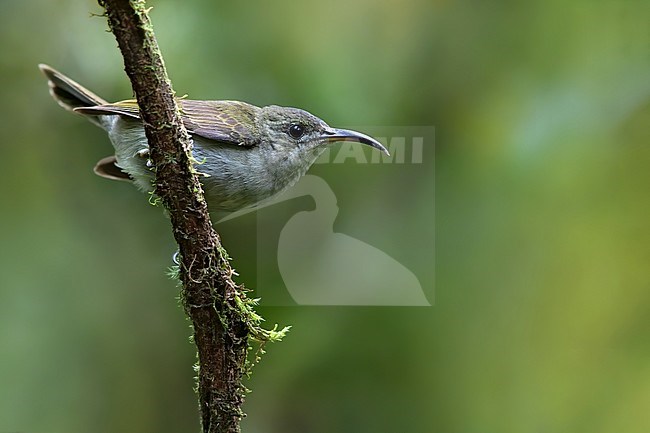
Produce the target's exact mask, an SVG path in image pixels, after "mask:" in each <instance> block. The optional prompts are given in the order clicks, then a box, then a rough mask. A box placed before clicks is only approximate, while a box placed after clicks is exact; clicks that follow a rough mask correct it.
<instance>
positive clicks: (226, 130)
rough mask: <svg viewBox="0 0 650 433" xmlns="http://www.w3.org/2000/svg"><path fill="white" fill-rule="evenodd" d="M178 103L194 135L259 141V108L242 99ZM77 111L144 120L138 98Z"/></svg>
mask: <svg viewBox="0 0 650 433" xmlns="http://www.w3.org/2000/svg"><path fill="white" fill-rule="evenodd" d="M177 102H178V104H179V108H180V112H181V119H182V120H183V125H185V128H187V131H188V132H189V133H190V134H192V135H197V136H200V137H203V138H207V139H210V140H215V141H219V142H222V143H227V144H234V145H237V146H244V147H253V146H255V145H257V144H258V142H259V139H258V138H257V136H258V134H256V132H257V131H256V126H255V114H256V111H257V110H259V108H258V107H256V106H254V105H250V104H247V103H245V102H239V101H194V100H190V99H177ZM74 111H76V112H78V113H81V114H86V115H91V116H100V115H106V114H117V115H120V116H126V117H130V118H133V119H140V109H139V107H138V103H137V102H136V100H135V99H128V100H126V101H120V102H115V103H112V104H103V105H96V106H93V107H79V108H76V109H75V110H74Z"/></svg>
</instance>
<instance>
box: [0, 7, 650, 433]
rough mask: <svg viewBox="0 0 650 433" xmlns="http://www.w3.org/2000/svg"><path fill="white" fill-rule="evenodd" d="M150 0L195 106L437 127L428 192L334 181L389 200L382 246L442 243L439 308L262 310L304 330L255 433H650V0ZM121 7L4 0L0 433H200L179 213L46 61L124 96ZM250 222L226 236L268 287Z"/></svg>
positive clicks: (266, 372) (269, 373) (366, 175)
mask: <svg viewBox="0 0 650 433" xmlns="http://www.w3.org/2000/svg"><path fill="white" fill-rule="evenodd" d="M151 5H153V6H154V10H153V12H152V18H153V21H154V26H155V30H156V33H157V36H158V38H159V42H160V45H161V48H162V50H163V54H164V56H165V60H166V64H167V67H168V69H169V71H170V75H171V78H172V80H173V83H174V87H175V88H176V90H177V91H178V93H180V94H184V93H187V94H189V95H190V96H191V97H195V98H204V99H242V100H246V101H249V102H253V103H256V104H258V105H265V104H269V103H276V104H281V105H290V106H298V107H303V108H305V109H308V110H310V111H312V112H314V113H317V114H319V115H321V116H323V117H325V118H327V120H328V121H329V122H330V123H331V124H334V125H351V124H356V125H379V126H385V125H401V126H423V125H432V126H435V128H436V129H435V130H436V163H435V172H434V170H433V169H432V170H430V172H428V173H423V174H421V175H420V178H419V182H414V183H413V184H412V188H413V189H412V190H409V189H410V188H400V190H398V191H395V190H394V189H391V184H390V183H389V182H390V181H389V179H390V178H388V179H384V178H382V175H381V170H382V167H384V166H374V167H370V166H368V167H355V166H354V165H348V164H345V165H341V166H335V165H319V166H317V167H315V168H314V170H315V173H317V174H319V175H322V176H323V177H324V178H326V179H328V181H331V182H332V185H335V186H336V193H337V197H338V199H339V205H340V208H341V213H342V214H345V209H346V207H345V205H344V204H343V203H346V202H347V203H356V202H361V203H363V206H362V207H360V208H357V209H365V208H366V207H369V208H371V209H380V210H381V212H380V213H379V214H375V215H374V218H371V219H369V220H367V223H366V226H364V227H366V228H365V230H367V232H366V235H367V236H368V237H369V238H374V239H377V236H378V235H377V233H381V227H383V226H385V225H386V224H391V225H395V226H397V227H399V228H400V230H401V231H402V232H403V234H404V236H405V238H417V236H418V234H419V233H424V232H426V233H429V232H430V230H431V228H432V227H435V232H436V258H435V263H433V261H432V262H431V263H430V265H429V267H428V271H427V272H425V273H423V274H420V275H419V277H420V279H421V281H422V283H423V284H424V285H426V286H427V287H432V286H433V285H434V283H435V305H434V306H432V307H425V308H397V307H386V308H376V307H375V308H371V307H304V306H285V307H281V306H280V307H279V306H266V307H263V308H260V311H261V313H262V314H263V315H264V316H265V317H266V318H267V320H268V322H269V323H270V324H273V323H281V324H291V325H293V330H292V331H291V333H290V335H289V337H288V338H287V339H286V340H285V341H284V342H283V343H281V344H277V345H273V346H272V347H269V348H268V353H267V355H265V358H264V359H263V361H262V363H261V365H259V366H258V367H257V368H256V370H255V372H254V375H253V377H252V379H251V380H250V381H249V382H247V386H248V387H249V388H251V389H252V390H253V392H252V393H251V394H250V395H249V396H248V398H247V402H246V405H245V410H246V411H247V412H248V414H249V416H248V417H247V418H246V419H245V421H244V425H243V427H244V431H246V432H268V433H271V432H283V433H289V432H355V433H358V432H463V433H465V432H467V433H473V432H500V433H504V432H546V431H552V432H563V431H567V432H569V431H589V432H593V433H596V432H612V431H621V432H647V431H650V415H648V410H647V408H648V407H650V338H649V333H650V290H649V289H650V271H649V266H648V261H649V259H650V248H649V246H650V230H649V228H648V220H649V216H650V200H649V197H648V191H649V188H648V187H649V186H650V170H648V167H649V161H650V147H649V143H650V140H649V139H650V79H649V77H650V26H648V22H650V4H648V3H647V2H641V1H633V0H628V1H590V2H587V1H574V2H563V1H555V0H552V1H541V0H539V1H538V0H536V1H531V2H525V3H524V2H520V3H518V4H516V3H512V2H500V3H494V2H491V3H489V4H488V3H485V2H483V3H480V2H468V1H450V0H447V1H433V0H405V1H401V2H395V1H368V0H360V1H355V2H350V1H342V0H332V1H328V2H298V3H296V2H291V1H286V0H279V1H274V2H260V1H252V2H238V3H225V2H223V3H218V2H214V1H208V0H202V1H201V0H197V1H188V2H182V3H180V2H172V1H169V0H167V1H162V0H161V1H153V2H151ZM100 12H101V10H100V8H99V7H98V6H97V5H96V3H95V2H93V1H90V0H84V1H72V0H57V1H52V0H2V1H0V43H1V50H0V79H1V83H2V84H1V85H0V96H1V97H2V104H1V105H0V107H1V108H0V139H1V143H0V146H1V153H0V155H1V156H0V176H1V179H2V182H0V193H1V196H2V211H1V212H0V243H1V246H2V248H0V271H1V272H0V431H22V432H65V433H76V432H89V431H93V432H98V433H102V432H106V433H108V432H117V431H119V432H147V431H155V432H161V433H163V432H191V431H198V417H197V413H196V406H197V405H196V402H195V396H194V393H193V391H192V387H193V379H192V376H193V372H192V368H191V366H192V364H193V362H194V360H195V355H194V350H193V348H192V346H191V345H190V344H189V343H188V335H189V328H188V323H187V322H186V320H185V319H184V317H183V313H182V311H181V309H180V308H179V307H178V305H177V301H176V296H177V293H178V290H177V288H176V287H175V285H174V283H173V282H172V281H170V280H169V279H168V278H167V277H166V276H165V270H166V268H167V266H169V264H170V257H171V254H172V252H173V251H174V244H173V241H172V238H171V234H170V230H169V226H168V222H167V220H166V219H165V217H164V216H163V214H162V212H161V210H160V209H159V208H155V207H153V206H151V205H149V204H148V203H147V200H146V197H145V196H143V195H141V194H139V193H138V192H137V191H135V190H134V189H133V188H132V187H131V186H130V185H127V184H124V183H110V182H108V181H106V180H104V179H100V178H98V177H95V176H93V175H92V173H91V172H90V168H91V167H92V165H93V164H94V162H95V161H96V160H97V159H99V158H101V157H103V156H106V155H107V154H108V152H109V144H108V142H107V140H106V138H105V136H104V134H103V133H102V131H100V130H99V129H97V128H94V127H92V126H91V125H89V124H86V123H84V122H83V121H82V120H81V119H80V118H78V117H75V116H72V115H70V114H68V113H65V112H63V111H62V110H60V109H59V107H57V106H56V104H54V103H53V101H52V100H51V99H50V97H49V95H48V94H47V91H46V87H45V83H44V80H43V78H42V77H41V75H40V74H39V72H38V70H37V69H36V64H37V63H39V62H46V63H50V64H52V65H53V66H55V67H57V68H59V69H61V70H63V71H65V72H66V73H68V74H70V75H71V76H73V77H75V78H77V79H78V80H79V81H82V82H83V83H84V84H87V85H88V86H89V87H91V88H92V89H93V90H95V91H96V92H97V93H98V94H100V95H103V96H105V97H106V98H109V99H123V98H126V97H129V96H130V95H131V93H130V88H129V84H128V82H127V80H126V78H125V76H124V74H123V72H122V60H121V57H120V55H119V52H118V50H117V49H116V46H115V42H114V39H113V36H112V35H111V34H110V33H107V32H106V29H107V26H106V23H105V20H104V19H103V18H101V17H92V16H91V14H92V13H95V14H97V13H100ZM403 168H404V170H408V166H404V167H403ZM391 169H392V168H391ZM405 173H406V172H405ZM405 175H407V174H405ZM360 177H361V178H363V179H364V180H363V181H362V182H359V178H360ZM434 178H435V185H436V196H435V201H434V200H432V199H426V196H423V195H422V194H419V193H418V192H419V191H421V190H420V189H419V188H420V186H421V185H431V184H432V182H433V181H434ZM368 179H370V180H371V181H369V180H368ZM352 184H356V185H364V186H368V187H369V188H371V189H370V190H369V189H365V188H361V187H358V188H350V187H349V185H352ZM401 189H406V190H401ZM434 204H435V214H436V218H435V221H434V219H433V218H430V216H431V215H432V214H433V209H434ZM250 227H253V228H254V227H255V223H254V218H253V217H250V218H249V219H244V220H243V221H242V222H240V223H237V224H235V223H233V224H230V225H229V226H228V227H226V228H224V230H225V231H224V233H223V236H224V239H225V242H226V246H227V247H228V248H229V250H230V252H231V254H232V255H233V256H234V258H235V260H234V265H235V267H236V268H238V269H239V270H240V271H241V274H242V275H243V278H244V280H245V282H247V283H249V284H250V285H252V286H254V281H252V282H251V281H250V278H253V279H254V278H255V277H254V275H253V274H254V271H255V269H257V264H256V263H249V262H248V260H247V259H245V257H247V254H245V251H244V250H246V249H247V248H249V247H246V246H250V245H255V230H248V229H247V228H250ZM358 236H359V237H363V233H362V234H358ZM379 238H381V236H379ZM392 244H395V245H398V244H399V239H392V240H390V242H388V241H387V245H389V246H390V245H392ZM400 251H406V252H408V251H410V253H409V254H411V255H415V256H417V255H418V254H419V253H421V254H423V255H426V254H428V252H427V251H418V250H417V249H416V250H414V251H413V248H410V245H408V244H407V245H405V246H402V249H401V250H400ZM238 257H242V259H240V260H238ZM434 270H435V272H434ZM247 278H248V279H249V280H247ZM278 290H282V288H281V287H278ZM427 295H428V296H429V297H430V300H431V301H433V294H432V293H428V294H427Z"/></svg>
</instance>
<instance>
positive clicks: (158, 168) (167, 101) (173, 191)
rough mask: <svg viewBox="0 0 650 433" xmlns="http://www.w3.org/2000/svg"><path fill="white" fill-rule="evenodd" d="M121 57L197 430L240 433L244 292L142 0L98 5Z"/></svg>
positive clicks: (244, 348)
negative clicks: (177, 288)
mask: <svg viewBox="0 0 650 433" xmlns="http://www.w3.org/2000/svg"><path fill="white" fill-rule="evenodd" d="M99 4H100V5H101V6H102V7H103V8H104V9H105V11H106V16H107V18H108V23H109V26H110V28H111V31H112V32H113V34H114V35H115V38H116V39H117V42H118V45H119V48H120V51H121V52H122V55H123V57H124V67H125V71H126V73H127V75H128V76H129V79H130V80H131V84H132V86H133V91H134V92H135V96H136V98H137V101H138V105H139V107H140V115H141V117H142V120H143V123H144V128H145V132H146V135H147V139H148V141H149V147H150V155H151V159H152V161H153V163H154V169H155V173H156V176H155V194H156V195H157V196H158V197H160V199H161V201H162V203H163V204H164V206H165V208H166V209H167V210H168V212H169V216H170V219H171V224H172V228H173V233H174V237H175V239H176V241H177V242H178V246H179V252H180V261H179V267H180V279H181V282H182V285H183V288H182V292H181V294H182V300H183V306H184V308H185V311H186V313H187V314H188V316H189V317H190V319H191V321H192V325H193V328H194V343H195V344H196V346H197V349H198V364H199V365H198V367H199V368H198V395H199V406H200V411H201V424H202V428H203V432H204V433H224V432H228V433H232V432H239V431H240V427H239V423H240V419H241V417H242V416H243V413H242V411H241V405H242V403H243V398H244V397H243V396H244V391H245V388H244V387H243V385H242V383H241V379H242V375H243V374H244V372H245V370H246V351H247V347H248V338H249V331H250V328H249V326H248V324H247V318H246V317H245V316H244V315H243V314H242V307H241V302H242V299H243V298H244V294H243V293H242V290H241V288H240V287H238V286H237V285H236V284H235V283H234V282H233V281H232V275H233V270H232V268H231V267H230V264H229V262H228V256H227V254H226V253H225V250H223V248H222V246H221V242H220V239H219V236H218V235H217V233H216V232H215V231H214V229H213V228H212V224H211V222H210V217H209V214H208V209H207V206H206V202H205V200H204V198H203V191H202V188H201V184H200V183H199V180H198V177H197V174H196V172H195V171H194V170H193V168H192V159H191V146H192V143H191V138H190V136H189V135H188V133H187V131H186V130H185V128H184V126H183V123H182V121H181V119H180V116H179V112H178V107H177V105H176V101H175V99H174V92H173V90H172V87H171V84H170V82H169V79H168V77H167V73H166V71H165V67H164V63H163V59H162V56H161V54H160V50H159V48H158V43H157V41H156V38H155V36H154V33H153V29H152V25H151V21H150V19H149V17H148V15H147V11H148V10H147V9H146V8H145V2H144V1H143V0H131V1H129V0H99Z"/></svg>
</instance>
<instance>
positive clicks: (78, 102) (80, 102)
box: [38, 64, 107, 111]
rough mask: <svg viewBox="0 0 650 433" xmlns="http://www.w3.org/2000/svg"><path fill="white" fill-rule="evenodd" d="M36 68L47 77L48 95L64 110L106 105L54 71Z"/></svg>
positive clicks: (97, 97) (47, 68) (45, 66)
mask: <svg viewBox="0 0 650 433" xmlns="http://www.w3.org/2000/svg"><path fill="white" fill-rule="evenodd" d="M38 67H39V68H40V70H41V71H42V72H43V74H45V76H46V77H47V80H48V84H49V86H50V95H52V97H53V98H54V100H55V101H56V102H58V103H59V105H60V106H62V107H63V108H65V109H66V110H70V111H72V110H74V109H75V108H77V107H94V106H96V105H102V104H107V102H106V101H105V100H103V99H102V98H100V97H99V96H97V95H95V94H94V93H93V92H91V91H90V90H88V89H86V88H85V87H83V86H82V85H81V84H79V83H77V82H75V81H73V80H71V79H70V78H68V77H66V76H65V75H63V74H62V73H60V72H59V71H57V70H56V69H53V68H51V67H49V66H48V65H44V64H40V65H38Z"/></svg>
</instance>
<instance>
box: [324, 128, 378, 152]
mask: <svg viewBox="0 0 650 433" xmlns="http://www.w3.org/2000/svg"><path fill="white" fill-rule="evenodd" d="M321 138H322V139H323V140H324V141H326V142H329V143H331V142H334V141H356V142H358V143H362V144H367V145H368V146H371V147H374V148H375V149H378V150H380V151H382V152H384V153H385V154H386V155H389V156H390V153H388V150H387V149H386V148H385V147H384V145H383V144H381V143H380V142H379V141H377V140H375V139H374V138H372V137H370V136H368V135H366V134H362V133H360V132H357V131H350V130H348V129H337V128H329V129H326V130H325V131H323V134H321Z"/></svg>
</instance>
